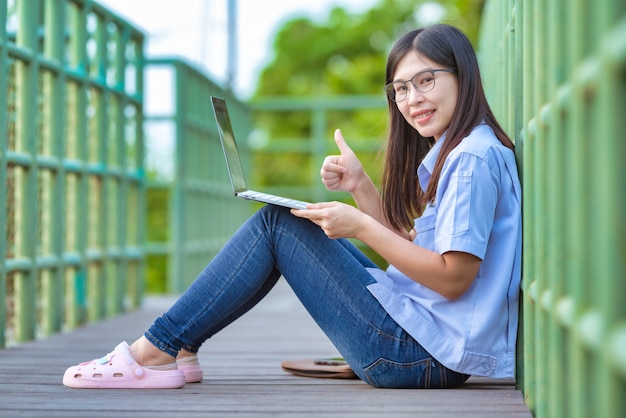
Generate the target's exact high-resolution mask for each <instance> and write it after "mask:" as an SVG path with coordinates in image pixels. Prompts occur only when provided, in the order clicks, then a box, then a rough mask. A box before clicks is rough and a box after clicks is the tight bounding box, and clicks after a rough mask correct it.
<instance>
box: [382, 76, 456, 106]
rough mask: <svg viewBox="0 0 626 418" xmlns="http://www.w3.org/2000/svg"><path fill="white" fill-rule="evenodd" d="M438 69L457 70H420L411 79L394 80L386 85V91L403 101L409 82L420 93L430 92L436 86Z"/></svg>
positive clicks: (397, 99)
mask: <svg viewBox="0 0 626 418" xmlns="http://www.w3.org/2000/svg"><path fill="white" fill-rule="evenodd" d="M437 71H442V72H444V73H454V72H455V71H454V70H453V69H451V68H439V69H436V70H425V71H420V72H419V73H417V74H415V75H414V76H413V77H411V79H410V80H406V81H394V82H392V83H389V84H387V85H386V86H385V91H386V92H387V96H389V98H390V99H391V100H393V101H394V102H396V103H397V102H401V101H402V100H404V99H406V96H407V94H408V91H409V84H408V83H411V84H413V87H415V90H417V91H419V92H420V93H428V92H429V91H431V90H432V89H434V88H435V73H436V72H437Z"/></svg>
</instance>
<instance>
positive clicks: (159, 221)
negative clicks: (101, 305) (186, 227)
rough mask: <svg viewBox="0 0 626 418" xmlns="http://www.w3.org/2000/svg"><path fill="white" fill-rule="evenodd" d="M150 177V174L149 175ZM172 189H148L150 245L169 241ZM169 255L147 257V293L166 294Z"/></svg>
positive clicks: (148, 236) (147, 222) (147, 233)
mask: <svg viewBox="0 0 626 418" xmlns="http://www.w3.org/2000/svg"><path fill="white" fill-rule="evenodd" d="M149 176H150V174H149ZM170 193H171V189H170V188H167V187H156V188H148V191H147V194H146V200H147V201H146V204H147V207H148V214H147V219H146V225H147V231H146V235H147V236H146V239H147V241H148V242H150V243H166V242H168V241H169V219H170V214H169V208H170V204H169V199H170ZM167 259H168V257H167V255H160V254H157V255H149V256H147V257H146V292H147V293H165V292H166V291H167V275H168V274H169V269H168V264H167Z"/></svg>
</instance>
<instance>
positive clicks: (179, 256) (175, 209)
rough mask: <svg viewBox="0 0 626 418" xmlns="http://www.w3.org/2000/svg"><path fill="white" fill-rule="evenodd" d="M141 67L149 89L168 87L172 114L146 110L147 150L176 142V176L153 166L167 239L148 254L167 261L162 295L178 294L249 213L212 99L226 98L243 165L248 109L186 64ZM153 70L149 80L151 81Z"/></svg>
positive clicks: (154, 226) (158, 62) (157, 63)
mask: <svg viewBox="0 0 626 418" xmlns="http://www.w3.org/2000/svg"><path fill="white" fill-rule="evenodd" d="M146 70H147V72H146V74H147V76H146V78H147V80H148V87H149V86H150V83H151V82H154V83H155V88H154V89H151V90H150V91H153V92H156V91H160V92H161V93H163V90H167V91H168V92H169V93H170V96H171V98H172V103H173V108H172V109H168V110H165V111H163V110H161V111H158V110H155V111H154V113H152V112H150V111H147V112H146V113H147V114H146V124H145V126H146V132H147V135H146V144H147V148H148V149H153V150H154V151H155V152H157V151H158V148H159V145H158V142H161V141H162V140H163V139H164V138H167V137H172V138H173V139H174V144H175V146H174V149H172V150H170V155H168V157H170V158H171V157H172V155H173V159H174V162H173V166H172V167H173V172H172V173H165V174H163V173H161V174H158V172H159V167H154V170H155V171H157V178H156V179H155V180H154V181H151V182H150V183H149V190H150V191H155V190H163V189H165V190H167V191H168V193H169V220H168V221H169V226H168V230H169V235H168V236H167V239H165V241H160V242H159V241H154V240H152V241H151V242H150V243H149V245H148V247H147V253H148V254H149V255H151V256H161V257H165V258H166V259H167V264H168V272H167V278H166V280H167V290H168V291H169V292H172V293H180V292H182V291H184V290H185V289H186V288H187V287H188V286H189V284H191V282H192V281H193V280H194V279H195V277H196V276H197V274H198V273H200V272H201V271H202V270H203V269H204V267H205V266H206V264H207V262H208V261H210V260H211V259H212V258H213V256H214V255H215V254H217V252H218V251H219V250H220V248H221V247H222V246H223V245H224V243H225V242H226V241H227V240H228V239H229V238H230V236H232V234H233V233H234V232H235V230H236V228H237V227H238V226H239V225H240V224H241V223H243V221H244V220H245V219H247V218H248V217H249V216H250V213H251V210H252V206H251V204H250V203H249V202H246V201H244V200H242V199H235V198H234V197H233V192H232V188H231V187H230V183H229V180H228V171H227V170H226V163H225V160H224V154H223V152H222V148H221V145H220V141H219V137H218V133H217V126H216V124H215V119H214V117H213V113H212V110H211V102H210V99H209V97H210V96H220V97H223V98H225V99H226V100H227V103H228V108H229V112H230V114H231V119H232V122H233V129H234V130H235V135H236V137H237V139H238V143H239V145H240V153H241V155H242V160H244V162H247V161H248V160H249V152H248V149H247V138H248V135H249V132H250V129H251V126H252V123H251V121H250V111H249V108H248V107H247V106H246V105H244V104H243V103H242V102H240V101H239V100H237V99H235V98H234V97H233V96H232V94H230V93H228V92H227V91H225V90H224V89H223V88H221V87H219V86H218V85H217V84H215V83H213V82H212V81H211V80H210V79H209V78H208V77H207V76H206V74H204V73H203V72H201V71H198V70H197V69H195V68H194V67H193V66H191V65H189V64H187V63H185V62H184V61H182V60H179V59H168V58H162V59H153V60H149V61H148V62H147V64H146ZM163 72H165V73H166V74H165V76H164V74H163ZM158 73H161V75H160V76H159V77H156V78H154V79H153V78H152V77H151V76H150V74H158ZM164 82H165V84H164ZM149 88H150V87H149ZM245 166H246V167H248V166H249V164H245ZM162 222H163V220H160V219H157V220H156V223H157V224H152V225H150V224H149V225H148V228H149V229H157V228H159V227H162V226H160V225H158V223H162Z"/></svg>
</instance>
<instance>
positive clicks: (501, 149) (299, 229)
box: [63, 25, 521, 388]
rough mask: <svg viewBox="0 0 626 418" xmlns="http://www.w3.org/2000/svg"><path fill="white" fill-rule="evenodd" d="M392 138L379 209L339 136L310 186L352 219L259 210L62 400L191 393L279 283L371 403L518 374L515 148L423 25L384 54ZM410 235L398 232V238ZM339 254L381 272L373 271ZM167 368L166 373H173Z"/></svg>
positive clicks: (84, 371) (328, 211) (446, 36)
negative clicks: (134, 336) (332, 196)
mask: <svg viewBox="0 0 626 418" xmlns="http://www.w3.org/2000/svg"><path fill="white" fill-rule="evenodd" d="M386 82H387V85H386V91H387V95H388V100H389V111H390V123H391V126H390V133H389V143H388V149H387V154H386V161H385V170H384V175H383V185H382V192H381V193H379V192H378V190H377V189H376V187H375V186H374V184H373V183H372V181H371V180H370V178H369V177H368V176H367V174H366V173H365V172H364V170H363V168H362V166H361V164H360V162H359V161H358V159H357V158H356V156H355V155H354V153H353V152H352V151H351V149H350V148H349V147H348V145H347V144H346V142H345V141H344V139H343V137H342V135H341V133H340V132H339V131H336V132H335V140H336V143H337V146H338V148H339V150H340V155H337V156H330V157H327V158H326V159H325V161H324V163H323V166H322V169H321V177H322V181H323V182H324V184H325V185H326V187H327V188H328V189H330V190H344V191H347V192H350V193H351V195H352V196H353V197H354V200H355V202H356V204H357V206H358V209H357V208H356V207H353V206H350V205H345V204H342V203H338V202H327V203H319V204H311V205H309V206H308V208H307V209H306V210H294V209H292V210H291V211H289V210H287V209H283V208H279V207H274V206H267V207H264V208H263V209H261V210H259V211H258V212H257V213H256V214H255V215H253V216H252V217H251V218H250V219H249V220H248V221H247V222H246V223H245V224H244V225H243V226H242V227H241V228H240V229H239V231H238V232H237V233H236V234H235V235H234V236H233V237H232V239H231V240H230V241H229V243H227V244H226V245H225V246H224V248H223V249H222V250H221V251H220V253H219V254H218V255H217V256H216V257H215V258H214V260H213V261H212V262H211V263H210V264H209V265H208V266H207V267H206V269H205V270H204V271H203V272H202V273H201V274H200V275H199V277H198V278H197V279H196V281H195V282H194V283H193V284H192V285H191V286H190V288H189V289H188V290H187V292H186V293H185V294H184V295H183V296H182V297H181V298H180V299H179V300H178V301H177V303H175V304H174V306H172V308H171V309H170V310H169V311H168V312H166V313H165V314H164V315H163V316H161V317H160V318H158V319H157V320H156V321H155V323H154V324H153V325H152V326H151V327H150V328H149V329H148V330H147V331H146V332H145V334H144V336H142V337H140V338H139V339H138V340H137V341H135V342H134V343H133V344H132V345H131V346H130V347H128V346H127V345H126V343H122V344H120V345H118V347H116V349H115V350H114V351H113V352H112V353H110V354H109V355H107V356H105V357H103V358H102V359H99V360H94V361H93V362H88V363H83V364H81V365H78V366H74V367H70V368H69V369H68V370H67V371H66V373H65V376H64V379H63V383H64V384H65V385H67V386H72V387H102V388H104V387H107V388H108V387H111V388H134V387H143V388H145V387H151V388H157V387H163V388H172V387H180V386H183V385H184V384H185V381H186V380H185V377H186V379H187V381H197V380H200V379H201V369H200V366H199V365H198V363H197V357H195V354H196V353H197V351H198V349H199V348H200V346H201V345H202V344H203V343H204V341H205V340H207V339H208V338H210V337H211V336H212V335H214V334H215V333H217V332H218V331H219V330H221V329H222V328H224V327H226V326H227V325H228V324H230V323H231V322H233V321H234V320H236V319H237V318H238V317H239V316H240V315H242V314H243V313H245V312H246V311H248V310H249V309H250V308H251V307H252V306H254V305H255V304H256V303H257V302H259V301H260V300H261V299H262V298H263V297H264V296H265V295H266V294H267V293H268V292H269V291H270V289H271V288H272V286H273V285H274V284H275V283H276V281H277V280H278V278H279V277H280V276H281V275H283V276H284V278H285V280H286V281H287V282H288V283H289V285H290V286H291V287H292V289H293V290H294V292H295V293H296V294H297V295H298V297H299V299H300V300H301V301H302V303H303V304H304V306H305V307H306V308H307V310H308V311H309V313H310V314H311V315H312V317H313V318H314V319H315V321H316V322H317V323H318V325H319V326H320V327H321V328H322V329H323V330H324V332H325V333H326V334H327V335H328V337H329V338H330V340H331V341H332V342H333V344H334V345H335V347H336V348H337V349H338V351H339V352H340V353H341V355H342V356H343V357H344V358H345V359H346V361H347V362H348V364H349V365H350V366H351V367H352V369H353V370H354V372H355V374H356V375H357V376H358V377H359V378H361V379H362V380H364V381H365V382H367V383H369V384H370V385H373V386H376V387H392V388H451V387H456V386H459V385H461V384H463V382H465V381H466V380H467V378H468V377H469V375H471V374H475V375H481V376H490V377H510V376H513V370H514V351H515V338H516V332H517V321H518V294H519V281H520V258H521V206H520V205H521V202H520V199H521V193H520V185H519V180H518V176H517V170H516V166H515V158H514V154H513V151H512V149H513V144H512V142H511V141H510V140H509V138H508V137H507V136H506V134H505V133H504V131H503V130H502V128H501V127H500V126H499V125H498V123H497V122H496V120H495V118H494V116H493V114H492V112H491V110H490V108H489V105H488V103H487V100H486V98H485V94H484V91H483V87H482V83H481V79H480V73H479V69H478V64H477V61H476V56H475V53H474V51H473V49H472V47H471V44H470V42H469V41H468V39H467V38H466V37H465V36H464V35H463V34H462V33H461V32H460V31H459V30H457V29H455V28H453V27H451V26H447V25H434V26H430V27H427V28H424V29H419V30H415V31H412V32H410V33H408V34H406V35H405V36H403V37H402V38H401V39H399V40H398V41H397V43H396V44H395V45H394V46H393V48H392V50H391V52H390V55H389V59H388V63H387V73H386ZM409 230H410V232H409ZM345 238H356V239H359V240H361V241H363V242H364V243H366V244H368V245H369V246H370V247H371V248H372V249H374V250H375V251H376V252H377V253H378V254H380V255H381V256H382V257H384V258H385V260H387V261H388V262H389V264H390V267H389V268H388V269H387V270H386V271H382V270H380V269H378V268H376V266H375V264H374V263H373V262H371V261H370V260H368V259H367V258H366V257H365V256H364V255H363V254H362V253H361V252H359V251H358V250H357V249H356V248H355V247H354V246H353V245H351V244H350V243H349V242H348V241H347V240H346V239H345ZM177 364H178V366H177Z"/></svg>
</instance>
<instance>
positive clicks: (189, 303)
mask: <svg viewBox="0 0 626 418" xmlns="http://www.w3.org/2000/svg"><path fill="white" fill-rule="evenodd" d="M366 267H376V266H375V264H374V263H373V262H372V261H371V260H369V259H368V258H367V257H366V256H365V255H364V254H363V253H361V252H360V251H359V250H358V249H357V248H356V247H355V246H353V245H352V244H351V243H350V242H349V241H347V240H331V239H329V238H328V237H326V235H325V234H324V233H323V231H322V230H321V229H320V228H319V227H318V226H317V225H315V224H313V223H312V222H310V221H308V220H305V219H300V218H297V217H295V216H293V215H291V213H289V210H287V209H284V208H279V207H277V206H271V205H268V206H265V207H263V208H262V209H261V210H259V211H258V212H257V213H256V214H254V215H253V216H252V217H251V218H250V219H249V220H248V221H247V222H246V223H245V224H244V225H243V226H242V227H241V228H240V229H239V231H237V233H235V235H234V236H233V237H232V238H231V240H230V241H229V242H228V243H227V244H226V245H225V246H224V248H223V249H222V250H221V251H220V252H219V254H218V255H217V256H216V257H215V258H214V259H213V261H211V263H210V264H209V265H208V266H207V267H206V268H205V269H204V271H203V272H202V273H200V275H199V276H198V278H197V279H196V280H195V281H194V283H193V284H192V285H191V286H190V287H189V289H188V290H187V291H186V292H185V293H184V294H183V295H182V296H181V297H180V299H179V300H178V301H177V302H176V303H175V304H174V305H173V306H172V307H171V308H170V309H169V311H168V312H166V313H165V314H163V315H162V316H161V317H160V318H158V319H157V320H156V321H155V322H154V324H153V325H152V326H151V327H150V329H148V330H147V331H146V333H145V336H146V337H147V338H148V339H149V340H150V341H151V342H152V343H153V344H154V345H155V346H157V347H158V348H159V349H161V350H162V351H164V352H166V353H168V354H170V355H172V356H176V354H177V353H178V351H179V350H180V349H185V350H187V351H190V352H197V351H198V349H199V348H200V346H201V345H202V343H203V342H204V341H205V340H207V339H208V338H210V337H211V336H212V335H214V334H215V333H217V332H218V331H220V330H221V329H222V328H224V327H226V326H227V325H228V324H230V323H231V322H233V321H234V320H236V319H237V318H238V317H240V316H241V315H242V314H244V313H245V312H247V311H248V310H249V309H250V308H252V307H253V306H254V305H255V304H257V303H258V302H259V301H260V300H261V299H263V297H264V296H265V295H266V294H267V293H268V292H269V291H270V290H271V289H272V287H273V286H274V284H275V283H276V281H277V280H278V278H279V277H280V276H281V274H282V275H283V276H284V278H285V279H286V281H287V282H288V283H289V285H290V286H291V288H292V289H293V290H294V292H295V294H296V295H297V296H298V298H299V299H300V301H301V302H302V304H303V305H304V306H305V307H306V309H307V311H308V312H309V313H310V314H311V316H312V317H313V319H314V320H315V321H316V322H317V324H318V325H319V326H320V328H321V329H322V330H323V331H324V332H325V333H326V335H327V336H328V338H329V339H330V340H331V341H332V343H333V344H334V345H335V347H336V348H337V350H338V351H339V352H340V353H341V355H342V356H343V357H344V358H345V359H346V361H347V362H348V364H349V365H350V366H351V367H352V369H353V370H354V372H355V373H356V374H357V376H358V377H359V378H361V379H362V380H363V381H365V382H367V383H369V384H370V385H372V386H376V387H392V388H446V387H455V386H459V385H461V384H462V383H463V382H465V380H467V378H468V377H469V376H467V375H464V374H459V373H456V372H453V371H451V370H449V369H447V368H446V367H444V366H443V365H442V364H440V363H439V362H438V361H437V360H435V359H434V358H433V357H432V356H431V355H430V354H429V353H428V352H427V351H426V350H425V349H424V348H422V346H421V345H420V344H419V343H418V342H417V341H415V340H414V339H413V338H412V337H411V336H410V335H408V334H407V333H406V332H405V331H404V329H402V328H401V327H400V326H399V325H398V324H397V323H396V322H395V321H394V320H393V319H391V318H390V317H389V315H388V314H387V312H386V311H385V310H384V309H383V308H382V306H381V305H380V304H379V303H378V301H377V300H376V298H374V297H373V296H372V295H371V294H370V292H369V291H368V290H367V288H366V286H367V285H369V284H371V283H373V282H374V278H373V277H372V276H371V275H370V274H369V273H368V271H367V270H366V269H365V268H366Z"/></svg>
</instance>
